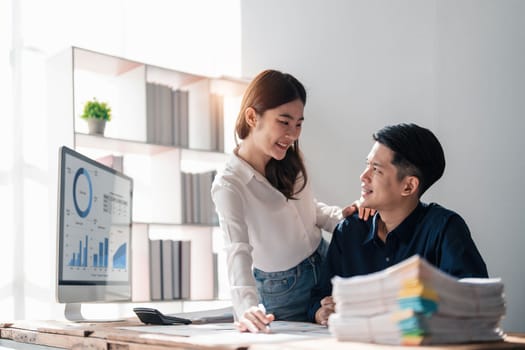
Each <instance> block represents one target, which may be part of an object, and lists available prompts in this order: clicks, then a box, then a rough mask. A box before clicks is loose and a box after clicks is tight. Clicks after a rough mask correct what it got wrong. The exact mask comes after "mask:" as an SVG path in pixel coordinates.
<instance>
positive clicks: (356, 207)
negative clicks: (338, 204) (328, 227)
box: [343, 199, 376, 221]
mask: <svg viewBox="0 0 525 350" xmlns="http://www.w3.org/2000/svg"><path fill="white" fill-rule="evenodd" d="M356 211H358V212H359V219H361V220H365V221H366V220H368V218H369V217H371V216H374V214H375V213H376V210H375V209H370V208H364V207H362V206H361V200H359V199H358V200H356V201H355V202H354V203H352V204H351V205H349V206H347V207H345V208H344V209H343V217H344V218H346V217H347V216H350V215H352V214H353V213H355V212H356Z"/></svg>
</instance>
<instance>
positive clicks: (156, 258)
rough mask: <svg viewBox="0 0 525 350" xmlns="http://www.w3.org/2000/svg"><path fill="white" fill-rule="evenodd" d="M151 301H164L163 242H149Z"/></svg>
mask: <svg viewBox="0 0 525 350" xmlns="http://www.w3.org/2000/svg"><path fill="white" fill-rule="evenodd" d="M149 258H150V263H149V264H150V265H149V266H150V290H151V291H150V295H151V300H162V241H161V240H158V239H156V240H155V239H154V240H150V241H149Z"/></svg>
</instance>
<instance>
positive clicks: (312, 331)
mask: <svg viewBox="0 0 525 350" xmlns="http://www.w3.org/2000/svg"><path fill="white" fill-rule="evenodd" d="M119 329H125V330H131V331H137V332H141V333H148V335H146V334H143V335H141V337H142V338H154V337H155V334H163V335H172V336H178V337H187V338H188V339H187V340H188V342H190V343H192V344H220V345H228V344H243V343H250V344H252V343H273V342H283V341H295V340H304V339H309V338H320V337H330V336H331V335H330V333H329V331H328V328H327V327H326V326H321V325H317V324H314V323H307V322H288V321H274V322H272V323H271V333H268V334H267V333H241V332H239V331H238V330H237V329H236V328H235V326H234V325H233V323H209V324H201V325H194V324H190V325H174V326H133V327H119Z"/></svg>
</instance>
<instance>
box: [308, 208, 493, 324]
mask: <svg viewBox="0 0 525 350" xmlns="http://www.w3.org/2000/svg"><path fill="white" fill-rule="evenodd" d="M378 218H379V214H376V215H375V216H374V217H373V219H372V220H368V221H363V220H360V219H359V218H358V216H357V214H354V215H352V216H350V217H348V218H346V219H344V220H343V221H341V222H340V223H339V224H338V226H337V227H336V228H335V230H334V234H333V236H332V241H331V242H330V247H329V248H328V253H327V257H326V261H325V263H324V264H323V269H322V274H321V282H320V286H319V288H316V289H314V290H313V292H312V300H311V305H310V310H309V314H308V317H309V319H310V321H312V322H315V312H316V311H317V310H318V309H319V307H320V301H321V299H322V298H324V297H326V296H329V295H331V294H332V284H331V281H330V280H331V279H332V277H334V276H341V277H352V276H356V275H365V274H369V273H372V272H377V271H380V270H383V269H385V268H387V267H389V266H392V265H395V264H397V263H399V262H401V261H403V260H405V259H407V258H409V257H411V256H413V255H415V254H418V255H419V256H421V257H423V258H425V259H426V260H427V261H428V262H429V263H431V264H432V265H434V266H436V267H438V268H439V269H440V270H441V271H444V272H446V273H448V274H450V275H452V276H455V277H457V278H463V277H488V273H487V267H486V266H485V262H484V261H483V258H482V257H481V255H480V253H479V251H478V249H477V248H476V245H475V244H474V241H473V240H472V237H471V235H470V231H469V229H468V227H467V224H466V223H465V221H464V220H463V219H462V218H461V216H459V215H458V214H456V213H454V212H453V211H451V210H448V209H445V208H443V207H441V206H440V205H438V204H435V203H430V204H425V203H421V202H420V203H419V204H418V206H417V207H416V209H414V211H413V212H412V213H411V214H410V215H409V216H408V217H407V218H406V219H405V220H403V222H401V224H400V225H399V226H397V227H396V228H395V229H394V230H392V231H391V232H390V233H389V234H388V235H387V237H386V241H385V242H383V241H382V240H381V239H380V238H379V237H378V235H377V220H378Z"/></svg>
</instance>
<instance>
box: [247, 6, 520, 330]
mask: <svg viewBox="0 0 525 350" xmlns="http://www.w3.org/2000/svg"><path fill="white" fill-rule="evenodd" d="M241 6H242V13H241V18H242V64H243V69H242V73H243V75H245V76H254V75H255V74H257V73H258V72H259V71H260V70H262V69H265V68H276V69H281V70H284V71H287V72H290V73H292V74H294V75H295V76H296V77H298V78H299V79H300V80H301V81H302V82H303V83H304V84H305V85H306V87H307V90H308V92H309V101H308V102H307V107H306V111H305V118H306V121H305V124H304V128H303V135H302V138H301V145H302V147H303V150H304V152H305V154H306V158H307V161H308V164H309V169H310V176H311V178H312V182H313V185H314V188H315V190H316V194H317V197H318V198H319V199H320V200H323V201H326V202H328V203H332V204H340V205H342V204H347V203H349V202H351V201H353V200H354V199H357V198H358V196H359V185H360V183H359V178H358V177H359V174H360V172H361V171H362V169H363V166H364V162H365V157H366V155H367V154H368V151H369V149H370V147H371V145H372V139H371V134H372V133H373V132H374V131H376V130H377V129H379V128H380V127H382V126H384V125H386V124H392V123H398V122H416V123H418V124H420V125H423V126H426V127H429V128H430V129H432V130H433V131H434V132H435V133H436V135H437V136H438V137H439V138H440V140H441V142H442V144H443V147H444V148H445V154H446V158H447V169H446V171H445V175H444V177H443V178H442V179H441V180H440V181H439V182H438V183H437V184H435V185H434V186H433V188H432V189H431V190H430V191H429V192H428V193H427V194H425V196H424V197H423V200H424V201H427V202H428V201H436V202H439V203H441V204H443V205H445V206H447V207H449V208H451V209H453V210H456V211H458V212H459V213H460V214H462V216H463V217H464V218H465V219H466V221H467V223H468V224H469V226H470V228H471V231H472V234H473V236H474V239H475V241H476V242H477V244H478V247H479V249H480V251H481V253H482V255H483V256H484V258H485V260H486V262H487V265H488V269H489V274H490V275H491V276H492V277H497V276H499V277H502V278H503V281H504V283H505V289H506V297H507V302H508V310H507V316H506V318H505V320H504V322H503V327H504V329H505V330H506V331H519V332H523V331H525V322H524V321H525V317H524V315H525V302H524V301H523V295H524V294H525V293H524V292H525V281H524V279H523V277H522V276H523V272H522V271H521V270H522V266H523V263H524V261H525V259H524V258H523V254H522V253H521V251H522V250H523V248H522V247H523V245H524V244H525V238H524V235H523V233H524V229H523V225H522V224H521V221H522V220H520V218H521V216H522V215H523V212H524V211H525V204H524V201H523V198H524V197H525V186H524V185H523V182H522V181H521V178H522V177H523V174H524V172H525V157H524V156H523V155H522V154H520V151H521V150H522V149H523V148H525V140H524V139H523V137H522V133H523V132H524V131H525V120H524V118H523V114H524V113H523V112H524V111H525V64H524V62H525V57H524V56H525V34H524V33H525V22H523V20H522V18H523V17H524V15H525V2H523V1H519V0H515V1H507V0H486V1H483V0H469V1H464V0H461V1H456V0H439V1H437V0H424V1H423V0H396V1H390V0H355V1H347V0H322V1H321V0H287V1H282V0H266V1H257V0H244V1H242V2H241ZM327 155H330V156H327Z"/></svg>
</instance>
